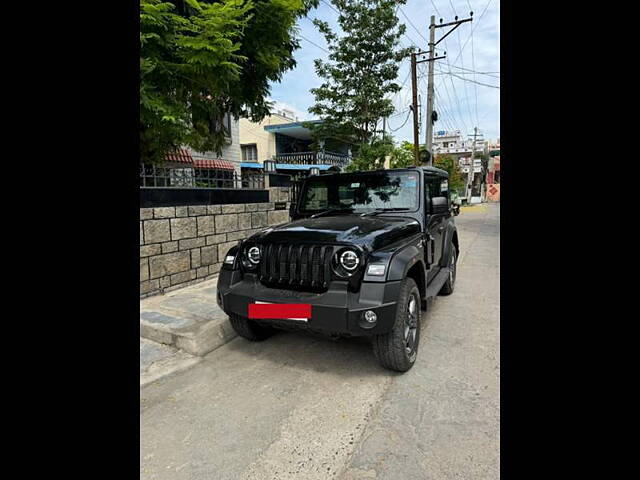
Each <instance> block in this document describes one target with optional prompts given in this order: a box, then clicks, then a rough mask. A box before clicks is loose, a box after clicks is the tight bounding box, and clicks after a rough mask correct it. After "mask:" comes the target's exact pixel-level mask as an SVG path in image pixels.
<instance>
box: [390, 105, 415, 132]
mask: <svg viewBox="0 0 640 480" xmlns="http://www.w3.org/2000/svg"><path fill="white" fill-rule="evenodd" d="M410 116H411V109H409V112H408V113H407V118H405V119H404V122H403V123H402V125H400V126H399V127H398V128H391V124H390V123H389V131H390V132H397V131H398V130H400V129H401V128H402V127H404V126H405V125H406V124H407V122H408V121H409V117H410ZM389 118H391V117H389Z"/></svg>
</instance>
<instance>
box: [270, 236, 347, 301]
mask: <svg viewBox="0 0 640 480" xmlns="http://www.w3.org/2000/svg"><path fill="white" fill-rule="evenodd" d="M337 248H339V247H336V246H333V245H308V244H297V245H291V244H283V243H269V244H265V245H262V259H261V260H260V281H261V282H262V283H263V284H264V285H267V286H271V287H280V288H290V289H294V290H301V291H326V290H327V288H328V286H329V282H330V281H331V259H332V257H333V254H334V251H335V249H337Z"/></svg>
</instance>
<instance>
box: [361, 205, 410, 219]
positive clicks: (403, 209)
mask: <svg viewBox="0 0 640 480" xmlns="http://www.w3.org/2000/svg"><path fill="white" fill-rule="evenodd" d="M407 210H411V209H410V208H408V207H388V208H376V209H375V210H374V211H373V212H365V213H363V214H361V215H360V216H361V217H364V216H366V215H377V214H379V213H384V212H406V211H407Z"/></svg>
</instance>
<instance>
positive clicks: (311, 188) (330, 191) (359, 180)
mask: <svg viewBox="0 0 640 480" xmlns="http://www.w3.org/2000/svg"><path fill="white" fill-rule="evenodd" d="M417 207H418V174H417V173H415V172H401V173H395V174H388V173H370V174H362V173H360V174H357V175H345V174H343V175H340V176H333V175H327V176H326V177H325V178H322V175H321V176H320V178H318V179H314V180H313V181H310V182H307V184H306V188H305V190H304V191H303V192H302V208H301V210H302V211H305V212H317V211H321V210H327V209H347V210H350V211H353V212H355V213H362V212H370V211H373V210H375V209H398V210H415V209H416V208H417Z"/></svg>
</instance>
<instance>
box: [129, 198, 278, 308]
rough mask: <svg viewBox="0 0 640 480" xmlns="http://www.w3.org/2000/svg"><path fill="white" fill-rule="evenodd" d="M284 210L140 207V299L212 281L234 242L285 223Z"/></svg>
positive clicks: (260, 206)
mask: <svg viewBox="0 0 640 480" xmlns="http://www.w3.org/2000/svg"><path fill="white" fill-rule="evenodd" d="M278 193H279V192H278ZM278 196H279V195H278ZM274 201H279V200H275V199H274ZM288 206H289V205H288V204H287V209H286V210H275V205H274V202H269V203H247V204H238V205H201V206H188V207H162V208H141V209H140V295H141V296H145V297H146V296H149V295H153V294H157V293H162V292H166V291H170V290H174V289H176V288H180V287H184V286H187V285H190V284H193V283H197V282H200V281H203V280H206V279H209V278H212V277H213V276H215V275H216V274H217V273H218V272H219V271H220V266H221V265H222V261H223V259H224V255H225V254H226V253H227V251H228V250H229V249H230V248H231V247H232V246H234V245H235V244H236V243H237V242H238V240H242V239H245V238H247V237H249V236H251V235H253V234H254V233H255V232H258V231H260V230H262V229H264V228H266V227H268V226H270V225H277V224H280V223H285V222H288V221H289V210H288Z"/></svg>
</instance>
